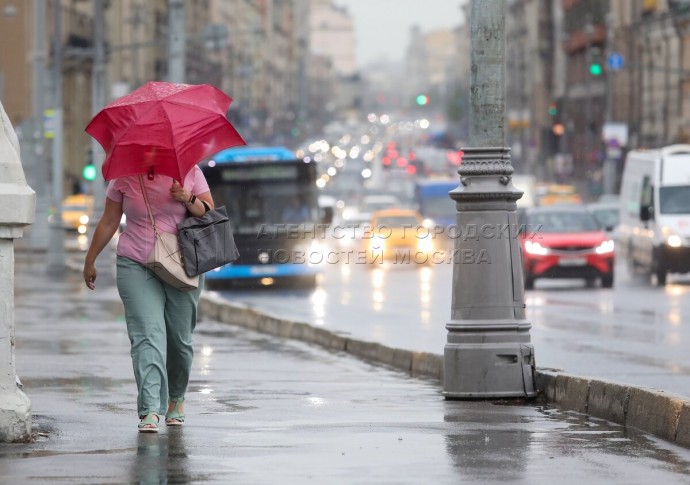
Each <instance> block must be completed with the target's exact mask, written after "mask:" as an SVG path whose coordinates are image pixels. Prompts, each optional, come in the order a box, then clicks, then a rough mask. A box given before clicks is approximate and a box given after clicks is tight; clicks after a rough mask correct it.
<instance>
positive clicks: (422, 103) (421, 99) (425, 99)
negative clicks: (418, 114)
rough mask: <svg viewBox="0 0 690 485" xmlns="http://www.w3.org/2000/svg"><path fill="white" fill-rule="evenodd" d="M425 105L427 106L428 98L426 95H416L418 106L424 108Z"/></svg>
mask: <svg viewBox="0 0 690 485" xmlns="http://www.w3.org/2000/svg"><path fill="white" fill-rule="evenodd" d="M427 104H429V96H427V95H426V94H419V95H417V105H418V106H426V105H427Z"/></svg>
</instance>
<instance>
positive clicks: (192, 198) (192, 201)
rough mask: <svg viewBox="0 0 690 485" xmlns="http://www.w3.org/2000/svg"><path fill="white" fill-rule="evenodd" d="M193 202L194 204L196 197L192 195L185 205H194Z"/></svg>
mask: <svg viewBox="0 0 690 485" xmlns="http://www.w3.org/2000/svg"><path fill="white" fill-rule="evenodd" d="M194 202H196V195H194V194H192V196H191V197H190V198H189V200H188V201H187V204H194Z"/></svg>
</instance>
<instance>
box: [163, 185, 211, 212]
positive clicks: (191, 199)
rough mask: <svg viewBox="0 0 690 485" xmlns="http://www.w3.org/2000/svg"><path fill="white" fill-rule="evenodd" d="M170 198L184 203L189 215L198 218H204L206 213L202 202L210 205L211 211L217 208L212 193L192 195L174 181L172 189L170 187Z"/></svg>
mask: <svg viewBox="0 0 690 485" xmlns="http://www.w3.org/2000/svg"><path fill="white" fill-rule="evenodd" d="M170 196H171V197H172V198H173V199H175V200H176V201H178V202H182V203H183V204H184V206H185V207H186V208H187V210H188V211H189V213H190V214H192V215H193V216H197V217H198V216H203V215H204V214H205V213H206V209H205V208H204V204H203V203H202V202H201V201H202V200H203V201H204V202H206V203H207V204H208V207H209V209H213V208H214V207H215V205H214V204H213V196H211V192H210V191H209V192H203V193H201V194H192V193H191V192H190V191H189V190H187V189H185V188H184V187H183V186H182V185H180V183H179V182H177V181H176V180H174V181H173V184H172V187H170Z"/></svg>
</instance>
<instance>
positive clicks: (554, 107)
mask: <svg viewBox="0 0 690 485" xmlns="http://www.w3.org/2000/svg"><path fill="white" fill-rule="evenodd" d="M549 114H550V115H551V116H556V115H557V114H558V106H557V105H556V103H555V102H554V101H552V102H551V103H549Z"/></svg>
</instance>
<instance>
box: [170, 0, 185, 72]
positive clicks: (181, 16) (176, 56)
mask: <svg viewBox="0 0 690 485" xmlns="http://www.w3.org/2000/svg"><path fill="white" fill-rule="evenodd" d="M185 23H186V22H185V7H184V0H168V81H170V82H172V83H184V80H185V69H186V66H185V56H186V52H185V51H186V42H187V40H186V38H185V29H186V26H185Z"/></svg>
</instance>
